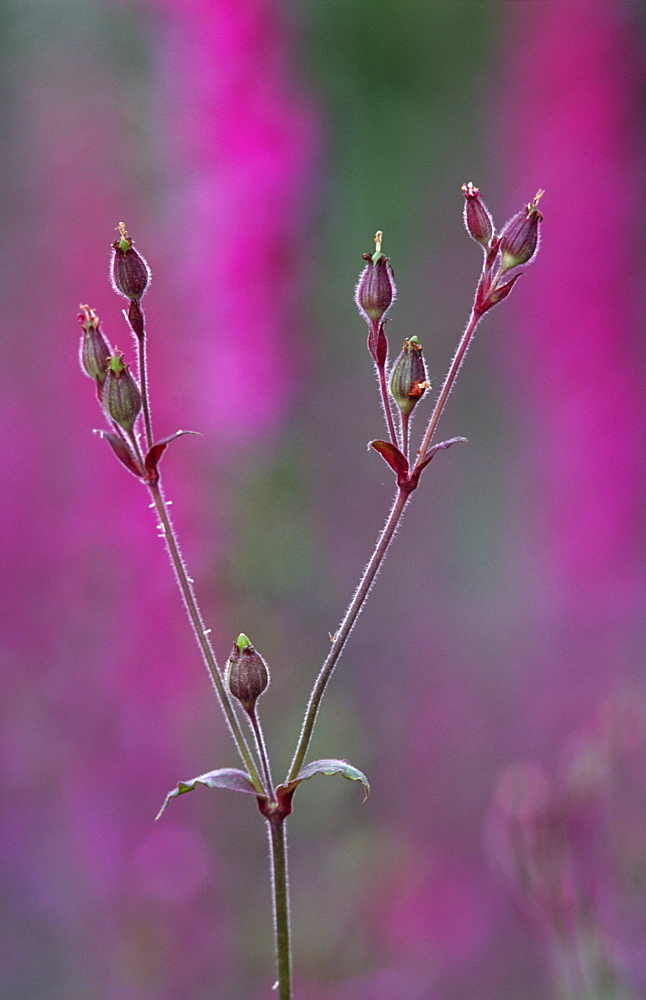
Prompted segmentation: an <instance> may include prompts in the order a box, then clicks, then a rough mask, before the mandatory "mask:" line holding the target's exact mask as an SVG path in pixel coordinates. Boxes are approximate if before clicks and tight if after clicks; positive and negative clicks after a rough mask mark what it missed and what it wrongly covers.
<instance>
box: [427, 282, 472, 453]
mask: <svg viewBox="0 0 646 1000" xmlns="http://www.w3.org/2000/svg"><path fill="white" fill-rule="evenodd" d="M481 280H482V279H481ZM481 318H482V313H481V312H478V311H477V310H476V308H475V305H474V307H473V309H472V310H471V315H470V317H469V322H468V323H467V327H466V330H465V331H464V333H463V334H462V337H461V339H460V343H459V344H458V347H457V350H456V352H455V354H454V356H453V361H452V362H451V367H450V368H449V370H448V372H447V375H446V378H445V379H444V385H443V386H442V389H441V391H440V394H439V396H438V397H437V402H436V404H435V408H434V410H433V412H432V414H431V418H430V420H429V422H428V427H427V428H426V432H425V434H424V439H423V441H422V445H421V447H420V449H419V452H418V455H417V461H416V462H415V465H414V467H413V468H415V469H416V468H417V467H418V466H419V465H421V463H422V462H423V461H424V458H425V456H426V453H427V451H428V449H429V447H430V444H431V441H432V439H433V435H434V433H435V428H436V427H437V424H438V421H439V419H440V417H441V416H442V410H443V409H444V407H445V405H446V401H447V399H448V398H449V393H450V392H451V389H452V388H453V383H454V382H455V380H456V378H457V375H458V372H459V371H460V367H461V365H462V362H463V361H464V356H465V354H466V353H467V349H468V347H469V344H470V343H471V338H472V337H473V334H474V332H475V328H476V326H477V325H478V323H479V322H480V320H481Z"/></svg>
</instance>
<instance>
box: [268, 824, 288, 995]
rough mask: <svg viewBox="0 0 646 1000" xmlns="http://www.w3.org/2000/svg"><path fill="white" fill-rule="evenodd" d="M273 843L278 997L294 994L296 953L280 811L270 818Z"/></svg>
mask: <svg viewBox="0 0 646 1000" xmlns="http://www.w3.org/2000/svg"><path fill="white" fill-rule="evenodd" d="M267 825H268V827H269V839H270V843H271V876H272V877H271V884H272V896H273V907H274V934H275V940H276V967H277V971H278V992H277V997H278V1000H291V997H292V982H291V979H292V956H291V945H290V937H289V882H288V878H287V838H286V835H285V818H284V816H280V815H279V814H275V815H273V816H270V817H269V818H268V819H267Z"/></svg>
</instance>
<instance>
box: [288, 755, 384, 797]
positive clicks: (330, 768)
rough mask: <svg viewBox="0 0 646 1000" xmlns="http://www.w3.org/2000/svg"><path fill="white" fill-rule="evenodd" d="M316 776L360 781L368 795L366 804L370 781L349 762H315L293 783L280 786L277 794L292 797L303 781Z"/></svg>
mask: <svg viewBox="0 0 646 1000" xmlns="http://www.w3.org/2000/svg"><path fill="white" fill-rule="evenodd" d="M315 774H341V775H343V777H344V778H347V779H348V780H349V781H360V782H361V784H362V785H363V788H364V791H365V793H366V794H365V798H364V800H363V801H364V802H365V801H366V799H367V798H368V796H369V794H370V785H369V784H368V779H367V778H366V776H365V774H364V773H363V771H360V770H359V768H358V767H353V766H352V764H348V762H347V760H330V759H325V760H313V761H312V763H311V764H306V765H305V767H303V768H301V770H300V771H299V772H298V774H297V775H296V777H295V778H293V779H292V780H291V781H286V782H284V784H282V785H279V786H278V788H277V789H276V791H277V793H279V797H280V796H282V797H284V796H287V795H289V796H290V797H291V795H292V794H293V793H294V791H295V789H296V787H297V786H298V785H300V783H301V781H307V780H308V778H313V777H314V775H315Z"/></svg>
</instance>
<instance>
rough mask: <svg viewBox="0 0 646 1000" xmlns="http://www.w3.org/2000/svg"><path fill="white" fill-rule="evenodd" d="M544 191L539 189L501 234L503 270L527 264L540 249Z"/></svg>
mask: <svg viewBox="0 0 646 1000" xmlns="http://www.w3.org/2000/svg"><path fill="white" fill-rule="evenodd" d="M544 193H545V192H544V191H538V192H537V193H536V197H535V198H534V200H533V201H531V202H530V203H529V205H526V206H525V208H523V209H522V210H521V211H520V212H517V213H516V215H514V216H513V217H512V218H511V219H510V220H509V222H508V223H507V224H506V225H505V228H504V229H503V231H502V233H501V234H500V252H501V254H502V263H501V272H502V271H508V270H509V269H510V268H511V267H519V266H520V265H521V264H527V263H529V261H530V260H531V259H532V257H533V256H534V254H535V253H536V251H537V250H538V239H539V232H538V227H539V225H540V223H541V222H542V221H543V216H542V215H541V213H540V212H539V211H538V207H537V206H538V203H539V201H540V199H541V198H542V196H543V194H544Z"/></svg>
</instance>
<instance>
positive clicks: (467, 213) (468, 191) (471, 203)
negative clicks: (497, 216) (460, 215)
mask: <svg viewBox="0 0 646 1000" xmlns="http://www.w3.org/2000/svg"><path fill="white" fill-rule="evenodd" d="M462 193H463V195H464V197H465V199H466V200H465V203H464V224H465V226H466V227H467V231H468V233H469V236H472V237H473V239H474V240H475V241H476V243H480V244H482V246H483V247H488V246H489V244H490V243H491V240H492V237H493V234H494V227H493V219H492V218H491V216H490V214H489V210H488V209H487V206H486V205H485V203H484V201H483V200H482V198H481V197H480V191H479V190H478V188H477V187H474V185H473V184H472V183H471V181H469V183H468V184H463V185H462Z"/></svg>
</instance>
